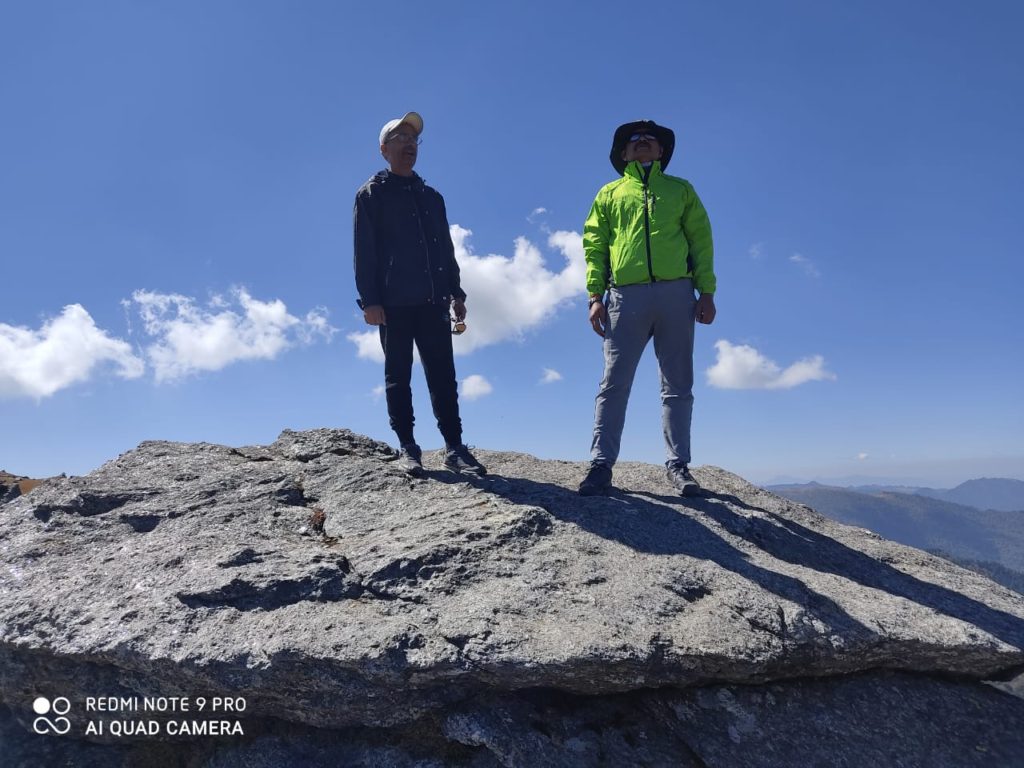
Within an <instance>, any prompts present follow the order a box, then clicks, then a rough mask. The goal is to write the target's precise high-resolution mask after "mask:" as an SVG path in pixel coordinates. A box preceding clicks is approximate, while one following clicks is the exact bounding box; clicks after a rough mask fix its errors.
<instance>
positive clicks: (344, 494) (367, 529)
mask: <svg viewBox="0 0 1024 768" xmlns="http://www.w3.org/2000/svg"><path fill="white" fill-rule="evenodd" d="M479 453H480V456H481V458H482V460H483V461H484V462H485V464H487V466H488V468H489V469H490V471H491V474H490V475H488V476H487V477H485V478H482V479H467V478H463V477H459V476H456V475H453V474H451V473H449V472H446V471H444V470H442V469H440V468H439V467H440V460H439V457H430V456H428V457H427V458H426V463H427V465H428V472H427V476H426V477H424V478H422V479H412V478H409V477H407V476H405V475H404V474H402V473H401V472H400V471H399V470H398V469H397V467H396V466H395V464H394V454H393V453H392V451H391V450H390V449H389V448H388V447H387V446H386V445H384V444H383V443H378V442H376V441H373V440H370V439H369V438H366V437H363V436H360V435H356V434H353V433H351V432H348V431H346V430H328V429H321V430H313V431H309V432H291V431H286V432H284V433H282V435H281V436H280V437H279V438H278V440H277V441H276V442H275V443H273V444H272V445H270V446H257V447H244V448H230V447H225V446H217V445H207V444H200V445H194V444H177V443H167V442H148V443H143V444H142V445H140V446H139V447H138V448H137V449H135V450H133V451H130V452H129V453H126V454H124V455H123V456H121V457H119V458H118V459H116V460H114V461H111V462H109V463H107V464H106V465H104V466H103V467H101V468H99V469H98V470H96V471H95V472H93V473H91V474H89V475H87V476H84V477H73V478H58V479H54V480H51V481H48V482H46V483H44V484H43V485H41V486H40V487H38V488H36V489H35V490H34V491H33V493H32V494H31V495H29V496H23V497H18V498H13V499H11V500H9V501H6V502H5V503H3V504H2V505H0V548H2V552H3V555H2V563H0V565H2V568H0V701H2V704H3V705H5V706H6V708H7V715H6V717H0V742H3V743H4V744H5V745H6V746H5V750H9V751H8V754H13V755H15V756H16V757H17V758H18V759H22V760H24V761H25V764H26V765H27V764H48V763H45V762H40V756H41V755H45V756H46V757H47V758H48V759H52V760H54V761H57V762H59V763H60V764H67V765H90V766H91V765H97V766H99V765H127V764H133V763H132V761H138V760H150V761H156V760H158V759H159V760H163V761H170V762H169V763H167V764H174V762H175V761H178V763H180V764H182V765H184V764H186V763H187V764H189V765H204V766H211V767H213V766H261V765H266V766H272V765H324V766H327V765H360V766H371V765H373V766H377V765H379V766H391V765H395V766H405V765H408V766H413V765H416V766H444V765H459V766H592V765H616V766H618V765H650V766H663V765H664V766H691V765H692V766H729V767H730V768H733V767H734V766H763V767H766V768H767V767H768V766H793V765H821V766H833V765H834V766H846V765H850V766H853V765H870V764H875V765H906V766H913V765H922V766H923V765H927V766H957V767H958V768H959V767H961V766H974V765H977V766H992V765H1012V764H1020V762H1019V761H1020V760H1021V755H1024V731H1022V729H1021V727H1020V724H1021V723H1022V722H1024V701H1022V700H1020V699H1017V698H1015V697H1013V696H1010V695H1008V694H1006V693H1004V692H1002V691H1000V690H997V689H995V688H994V687H992V686H989V685H986V684H984V683H983V682H982V681H985V680H991V679H998V678H1006V677H1009V676H1010V675H1012V674H1013V673H1015V672H1017V671H1019V670H1020V669H1021V668H1024V597H1021V596H1020V595H1018V594H1016V593H1014V592H1011V591H1009V590H1007V589H1005V588H1003V587H1000V586H998V585H996V584H995V583H993V582H991V581H989V580H987V579H985V578H983V577H981V576H979V575H976V574H973V573H971V572H969V571H966V570H963V569H961V568H958V567H957V566H955V565H953V564H951V563H949V562H947V561H945V560H942V559H940V558H937V557H934V556H931V555H928V554H926V553H924V552H921V551H919V550H915V549H911V548H909V547H905V546H901V545H898V544H894V543H892V542H888V541H885V540H883V539H881V538H880V537H878V536H877V535H875V534H872V533H871V532H869V531H866V530H863V529H857V528H851V527H847V526H843V525H841V524H838V523H835V522H832V521H830V520H828V519H826V518H824V517H822V516H820V515H818V514H817V513H815V512H814V511H813V510H811V509H809V508H807V507H804V506H801V505H799V504H796V503H794V502H790V501H787V500H786V499H783V498H780V497H778V496H774V495H772V494H770V493H768V492H766V491H764V490H761V489H759V488H756V487H755V486H752V485H750V484H749V483H747V482H746V481H744V480H743V479H742V478H739V477H737V476H736V475H733V474H730V473H728V472H726V471H724V470H721V469H718V468H715V467H700V468H697V469H696V470H695V475H696V477H697V479H698V480H699V481H700V483H701V485H702V486H703V487H704V488H705V489H706V491H705V494H704V495H703V496H701V497H697V498H692V499H681V498H679V497H678V496H675V495H673V493H672V491H671V488H670V487H669V486H668V485H667V483H666V482H665V480H664V477H663V470H662V469H661V468H660V467H655V466H651V465H643V464H621V465H619V466H617V467H616V478H615V481H616V485H617V486H618V490H616V491H615V492H614V493H613V494H612V495H610V496H609V497H606V498H605V497H601V498H581V497H580V496H578V495H577V494H576V492H575V487H576V484H577V483H578V482H579V479H580V477H581V476H582V474H583V472H584V469H585V467H584V465H582V464H578V463H571V462H560V461H541V460H538V459H535V458H533V457H530V456H525V455H522V454H513V453H501V452H488V451H480V452H479ZM432 458H433V459H434V460H433V464H432V466H433V467H437V469H432V468H431V459H432ZM41 696H42V697H47V700H48V702H49V701H50V700H55V697H61V698H62V699H63V700H64V701H65V702H66V704H67V708H68V709H69V710H70V711H69V712H68V713H67V716H66V720H67V721H68V725H69V729H68V731H67V732H66V733H62V734H61V735H59V736H58V735H56V734H55V733H53V732H47V733H43V734H39V733H33V732H32V731H33V729H35V730H36V731H37V732H38V731H39V727H38V718H37V716H38V715H39V711H38V709H36V710H34V709H33V702H35V701H36V700H37V699H38V698H39V697H41ZM103 699H106V700H108V702H110V701H113V702H115V703H116V704H117V706H116V707H113V708H112V709H111V708H108V709H107V710H102V709H97V701H100V703H101V704H102V700H103ZM158 699H162V700H164V702H165V703H166V702H167V701H172V702H173V701H178V702H181V701H185V702H187V703H188V706H190V707H191V710H190V711H189V712H188V713H182V712H180V711H178V712H175V711H173V709H172V710H171V711H166V710H163V711H157V710H155V709H154V710H149V711H147V710H145V709H144V704H145V702H147V701H155V700H158ZM199 700H202V701H203V702H204V703H209V702H213V701H214V700H219V701H221V702H222V703H223V702H225V701H228V700H230V701H231V702H233V704H232V707H233V709H229V710H227V711H225V710H224V709H223V707H221V708H220V709H219V710H218V711H211V709H210V708H209V707H206V708H204V709H199V708H198V706H197V704H198V701H199ZM90 702H91V704H90ZM126 703H127V704H129V705H130V704H132V703H134V704H135V705H136V707H135V708H132V706H126ZM62 705H63V704H62ZM54 712H56V710H54ZM58 714H59V713H58ZM46 717H48V718H49V719H50V720H53V717H52V716H51V714H48V715H46ZM182 720H188V721H190V722H200V723H206V724H207V725H201V726H200V727H198V730H199V731H200V732H201V733H199V734H198V735H197V734H196V733H193V732H189V729H188V728H186V732H184V733H182V732H181V721H182ZM113 721H121V723H122V724H121V725H120V726H114V730H115V731H120V733H112V732H111V725H110V724H111V723H112V722H113ZM126 722H127V723H128V725H127V726H125V725H124V723H126ZM100 723H102V724H103V726H102V727H100V726H99V725H98V724H100ZM137 723H155V725H149V726H147V727H148V728H149V731H147V732H144V733H139V732H137V730H136V729H137V725H136V724H137ZM209 723H222V725H209ZM233 724H234V725H233ZM90 726H91V729H90ZM47 727H48V726H47V724H45V723H44V730H45V729H46V728H47ZM203 728H207V729H213V730H217V729H218V728H221V729H223V730H220V731H217V733H215V734H213V735H211V732H210V731H209V730H207V731H205V732H204V731H203ZM126 729H127V730H126ZM153 729H155V731H154V730H153ZM1015 760H1016V761H1018V762H1017V763H1014V761H1015Z"/></svg>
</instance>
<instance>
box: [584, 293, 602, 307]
mask: <svg viewBox="0 0 1024 768" xmlns="http://www.w3.org/2000/svg"><path fill="white" fill-rule="evenodd" d="M603 299H604V297H603V296H591V297H590V301H589V302H588V303H587V306H588V307H592V306H594V305H595V304H599V303H601V302H602V301H603Z"/></svg>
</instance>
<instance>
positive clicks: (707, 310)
mask: <svg viewBox="0 0 1024 768" xmlns="http://www.w3.org/2000/svg"><path fill="white" fill-rule="evenodd" d="M716 312H717V311H716V310H715V295H714V294H713V293H702V294H701V295H700V298H699V299H697V310H696V312H695V314H696V317H697V322H698V323H704V325H711V323H713V322H714V320H715V314H716Z"/></svg>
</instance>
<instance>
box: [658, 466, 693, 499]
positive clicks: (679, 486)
mask: <svg viewBox="0 0 1024 768" xmlns="http://www.w3.org/2000/svg"><path fill="white" fill-rule="evenodd" d="M665 474H666V475H667V476H668V481H669V482H670V483H672V487H673V488H675V489H676V490H677V491H679V495H680V496H697V495H698V494H700V484H699V483H698V482H697V481H696V480H694V479H693V475H692V474H690V468H689V467H688V466H687V465H686V464H683V463H682V462H674V461H673V462H669V463H668V464H666V465H665Z"/></svg>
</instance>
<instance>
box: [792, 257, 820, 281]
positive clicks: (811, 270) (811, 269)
mask: <svg viewBox="0 0 1024 768" xmlns="http://www.w3.org/2000/svg"><path fill="white" fill-rule="evenodd" d="M789 260H790V261H792V262H793V263H794V264H799V265H800V266H801V267H803V268H804V272H806V273H807V274H808V275H810V276H811V277H821V272H819V271H818V268H817V267H816V266H815V265H814V262H813V261H811V260H810V259H808V258H807V257H806V256H804V255H803V254H800V253H794V254H793V255H792V256H790V257H789Z"/></svg>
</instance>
